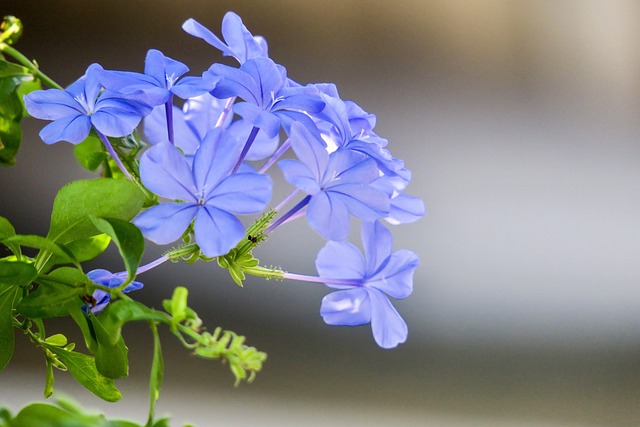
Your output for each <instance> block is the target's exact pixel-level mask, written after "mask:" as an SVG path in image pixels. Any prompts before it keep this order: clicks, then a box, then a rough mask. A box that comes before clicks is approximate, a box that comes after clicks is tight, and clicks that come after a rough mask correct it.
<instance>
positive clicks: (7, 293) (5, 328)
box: [0, 286, 20, 371]
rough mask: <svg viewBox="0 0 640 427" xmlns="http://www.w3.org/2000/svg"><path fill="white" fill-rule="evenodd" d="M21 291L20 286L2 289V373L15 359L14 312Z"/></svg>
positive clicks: (0, 292)
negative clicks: (15, 302) (12, 359)
mask: <svg viewBox="0 0 640 427" xmlns="http://www.w3.org/2000/svg"><path fill="white" fill-rule="evenodd" d="M19 289H20V288H19V287H18V286H10V287H6V288H0V371H2V370H3V369H4V368H5V367H6V366H7V365H8V364H9V361H10V360H11V357H13V347H14V344H15V334H14V331H13V312H12V310H13V303H14V301H15V299H16V295H17V293H18V290H19Z"/></svg>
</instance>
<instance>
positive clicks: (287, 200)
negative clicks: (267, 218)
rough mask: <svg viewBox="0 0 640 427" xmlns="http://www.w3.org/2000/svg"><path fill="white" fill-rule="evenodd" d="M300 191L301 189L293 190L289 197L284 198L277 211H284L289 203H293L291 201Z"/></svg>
mask: <svg viewBox="0 0 640 427" xmlns="http://www.w3.org/2000/svg"><path fill="white" fill-rule="evenodd" d="M299 191H300V189H299V188H296V189H295V190H293V191H292V192H291V193H289V195H288V196H287V197H285V198H284V200H283V201H281V202H280V203H279V204H278V206H276V207H275V209H274V210H275V211H277V212H280V211H281V210H282V208H283V207H284V206H285V205H286V204H287V203H289V201H291V199H293V197H294V196H295V195H296V194H298V192H299Z"/></svg>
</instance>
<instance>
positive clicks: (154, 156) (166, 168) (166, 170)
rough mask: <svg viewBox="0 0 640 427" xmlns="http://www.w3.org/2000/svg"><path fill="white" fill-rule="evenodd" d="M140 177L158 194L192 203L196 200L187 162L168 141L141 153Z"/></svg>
mask: <svg viewBox="0 0 640 427" xmlns="http://www.w3.org/2000/svg"><path fill="white" fill-rule="evenodd" d="M140 179H141V180H142V183H143V184H144V185H145V186H146V187H147V188H148V189H149V190H151V191H153V192H154V193H156V194H157V195H159V196H162V197H166V198H169V199H174V200H188V201H190V202H193V203H196V202H197V201H198V199H197V197H196V196H195V194H196V187H195V183H194V182H193V175H192V173H191V169H189V163H188V162H187V159H186V158H185V157H184V156H183V155H182V153H180V151H179V150H178V149H177V148H175V147H174V146H172V145H171V144H170V143H169V142H162V143H160V144H156V145H154V146H153V147H151V148H149V149H148V150H147V151H146V152H145V153H144V154H143V155H142V159H141V160H140Z"/></svg>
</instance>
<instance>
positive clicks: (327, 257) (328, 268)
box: [316, 241, 366, 289]
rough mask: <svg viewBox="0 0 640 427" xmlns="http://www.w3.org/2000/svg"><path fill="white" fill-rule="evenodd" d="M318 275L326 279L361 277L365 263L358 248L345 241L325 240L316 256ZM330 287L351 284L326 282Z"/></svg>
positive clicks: (341, 286)
mask: <svg viewBox="0 0 640 427" xmlns="http://www.w3.org/2000/svg"><path fill="white" fill-rule="evenodd" d="M316 270H317V271H318V276H320V277H322V278H327V279H362V278H364V277H365V274H366V270H365V263H364V258H363V257H362V253H360V250H359V249H358V248H357V247H355V246H354V245H353V244H351V243H350V242H347V241H340V242H327V243H326V244H325V245H324V246H323V247H322V249H320V251H319V252H318V256H317V257H316ZM327 286H329V287H330V288H335V289H345V288H351V287H353V286H344V285H333V284H327Z"/></svg>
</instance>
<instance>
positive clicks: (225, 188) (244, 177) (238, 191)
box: [207, 173, 272, 214]
mask: <svg viewBox="0 0 640 427" xmlns="http://www.w3.org/2000/svg"><path fill="white" fill-rule="evenodd" d="M271 187H272V183H271V178H269V176H268V175H261V174H257V173H237V174H234V175H231V176H229V177H227V178H225V179H224V180H222V182H220V184H219V185H218V186H217V187H216V188H215V190H213V191H212V192H211V193H210V194H209V196H208V200H207V206H215V207H217V208H219V209H222V210H225V211H227V212H233V213H237V214H253V213H258V212H262V211H263V210H264V208H265V207H266V206H267V203H269V200H271Z"/></svg>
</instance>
